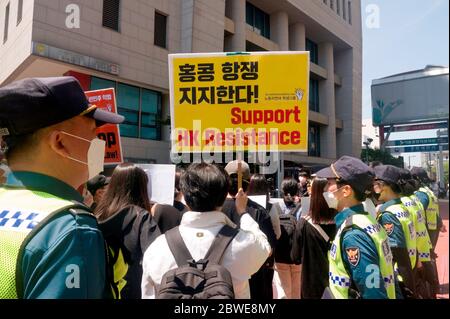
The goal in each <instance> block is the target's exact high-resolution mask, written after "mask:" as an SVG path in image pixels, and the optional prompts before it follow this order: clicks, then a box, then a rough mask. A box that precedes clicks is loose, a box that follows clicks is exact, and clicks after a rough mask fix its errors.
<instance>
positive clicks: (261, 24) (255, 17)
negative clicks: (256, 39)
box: [245, 2, 270, 39]
mask: <svg viewBox="0 0 450 319" xmlns="http://www.w3.org/2000/svg"><path fill="white" fill-rule="evenodd" d="M245 17H246V18H245V19H246V22H247V24H248V25H249V26H250V27H251V29H252V30H253V32H256V33H258V34H259V35H262V36H263V37H265V38H267V39H270V15H268V14H267V13H265V12H264V11H262V10H261V9H258V8H257V7H255V6H254V5H252V4H251V3H248V2H247V3H246V8H245Z"/></svg>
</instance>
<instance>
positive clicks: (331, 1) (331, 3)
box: [330, 0, 334, 11]
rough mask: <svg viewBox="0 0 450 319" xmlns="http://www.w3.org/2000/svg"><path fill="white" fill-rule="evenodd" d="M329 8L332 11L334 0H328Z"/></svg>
mask: <svg viewBox="0 0 450 319" xmlns="http://www.w3.org/2000/svg"><path fill="white" fill-rule="evenodd" d="M330 8H331V10H333V11H334V0H330Z"/></svg>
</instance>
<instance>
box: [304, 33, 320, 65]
mask: <svg viewBox="0 0 450 319" xmlns="http://www.w3.org/2000/svg"><path fill="white" fill-rule="evenodd" d="M306 51H309V56H310V59H311V62H313V63H315V64H319V46H318V45H317V43H314V42H313V41H311V40H309V39H306Z"/></svg>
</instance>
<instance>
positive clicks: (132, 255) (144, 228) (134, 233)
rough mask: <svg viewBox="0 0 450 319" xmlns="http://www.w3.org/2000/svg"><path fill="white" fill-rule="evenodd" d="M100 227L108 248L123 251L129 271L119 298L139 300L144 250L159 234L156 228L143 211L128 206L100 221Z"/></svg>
mask: <svg viewBox="0 0 450 319" xmlns="http://www.w3.org/2000/svg"><path fill="white" fill-rule="evenodd" d="M99 228H100V230H101V231H102V232H103V236H104V237H105V240H106V242H107V244H108V246H109V247H111V248H112V249H113V250H118V249H119V248H120V249H121V250H122V253H123V257H124V259H125V262H126V263H127V264H128V272H127V274H126V276H125V280H126V281H127V284H126V285H125V287H124V288H123V290H122V291H121V297H122V299H140V298H141V281H142V258H143V256H144V253H145V250H146V249H147V248H148V247H149V246H150V244H151V243H152V242H153V241H154V240H155V239H156V237H158V236H159V235H160V231H159V228H158V225H157V224H156V222H155V221H154V219H153V218H152V216H151V214H150V213H149V212H148V211H146V210H145V209H143V208H141V207H138V206H134V205H130V206H127V207H125V208H123V209H122V210H121V211H119V212H118V213H117V214H115V215H113V216H111V217H110V218H108V219H106V220H104V221H102V222H99Z"/></svg>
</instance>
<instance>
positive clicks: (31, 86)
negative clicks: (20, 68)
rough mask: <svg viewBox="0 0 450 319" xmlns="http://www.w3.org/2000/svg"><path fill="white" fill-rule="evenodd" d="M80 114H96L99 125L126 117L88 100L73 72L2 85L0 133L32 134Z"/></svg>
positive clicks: (119, 121)
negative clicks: (105, 109) (71, 73)
mask: <svg viewBox="0 0 450 319" xmlns="http://www.w3.org/2000/svg"><path fill="white" fill-rule="evenodd" d="M78 115H86V116H90V117H92V118H94V119H95V120H96V123H97V126H101V125H103V124H106V123H111V124H119V123H122V122H123V120H124V117H123V116H121V115H117V114H114V113H111V112H107V111H104V110H101V109H97V107H96V106H95V105H91V104H89V102H88V100H87V98H86V96H85V94H84V91H83V89H82V88H81V86H80V83H79V82H78V81H77V79H75V78H74V77H72V76H63V77H50V78H30V79H24V80H20V81H16V82H13V83H11V84H9V85H6V86H4V87H1V88H0V136H1V135H5V136H7V135H22V134H29V133H32V132H34V131H36V130H38V129H41V128H44V127H47V126H51V125H54V124H57V123H60V122H63V121H65V120H68V119H70V118H72V117H75V116H78Z"/></svg>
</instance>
